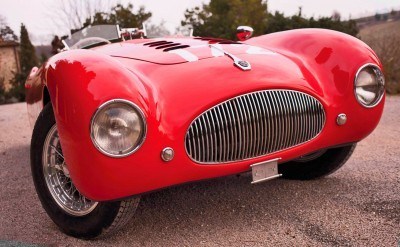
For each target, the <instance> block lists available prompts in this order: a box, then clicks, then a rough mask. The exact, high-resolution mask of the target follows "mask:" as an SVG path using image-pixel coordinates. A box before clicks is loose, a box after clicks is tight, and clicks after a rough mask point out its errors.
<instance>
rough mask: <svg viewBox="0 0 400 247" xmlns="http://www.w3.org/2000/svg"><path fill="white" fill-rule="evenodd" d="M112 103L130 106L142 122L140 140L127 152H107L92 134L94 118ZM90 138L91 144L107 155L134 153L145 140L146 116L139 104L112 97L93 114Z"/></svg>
mask: <svg viewBox="0 0 400 247" xmlns="http://www.w3.org/2000/svg"><path fill="white" fill-rule="evenodd" d="M114 103H122V104H126V105H128V106H130V107H132V108H133V109H134V110H135V111H136V112H137V113H138V115H139V117H140V118H141V120H142V124H143V134H142V136H141V140H140V141H139V142H138V143H137V145H136V147H135V148H133V149H132V150H130V151H129V152H127V153H123V154H113V153H109V152H107V150H104V149H103V148H102V147H101V146H100V145H99V144H98V143H97V142H96V138H95V136H94V131H93V124H94V120H95V119H96V117H97V115H98V114H99V113H100V112H101V110H102V109H104V108H105V107H106V106H108V105H110V104H114ZM89 131H90V138H91V140H92V143H93V145H94V146H95V147H96V149H97V150H98V151H99V152H100V153H102V154H104V155H107V156H109V157H113V158H123V157H127V156H129V155H131V154H133V153H135V152H136V151H137V150H138V149H139V148H140V147H141V146H142V145H143V143H144V141H145V140H146V136H147V122H146V118H145V115H144V113H143V111H142V109H140V107H139V106H137V105H136V104H135V103H133V102H131V101H129V100H125V99H112V100H109V101H106V102H104V103H103V104H101V105H100V106H99V107H98V108H97V109H96V112H95V114H93V116H92V119H91V121H90V129H89Z"/></svg>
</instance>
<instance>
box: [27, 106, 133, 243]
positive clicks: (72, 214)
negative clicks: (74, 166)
mask: <svg viewBox="0 0 400 247" xmlns="http://www.w3.org/2000/svg"><path fill="white" fill-rule="evenodd" d="M31 169H32V176H33V182H34V184H35V188H36V192H37V194H38V196H39V199H40V201H41V203H42V206H43V208H44V209H45V211H46V212H47V214H48V215H49V216H50V218H51V219H52V220H53V221H54V223H55V224H56V225H57V226H58V227H59V228H60V229H61V230H62V231H63V232H65V233H66V234H68V235H71V236H74V237H78V238H86V239H88V238H95V237H98V236H100V235H102V234H110V233H113V232H115V231H116V230H118V229H119V228H120V227H122V226H123V225H125V224H126V223H127V222H129V220H130V219H132V218H133V214H134V212H135V210H136V207H137V205H138V203H139V200H140V199H139V198H133V199H130V200H124V201H116V202H95V201H92V200H90V199H88V198H86V197H85V196H84V195H82V194H81V193H80V192H79V191H78V190H77V188H76V187H75V186H74V183H73V181H72V180H71V178H70V176H69V172H68V168H67V165H66V163H65V161H64V157H63V153H62V149H61V144H60V139H59V136H58V131H57V125H56V122H55V119H54V114H53V109H52V106H51V104H47V105H46V106H45V107H44V108H43V111H42V112H41V113H40V115H39V117H38V119H37V121H36V124H35V127H34V130H33V134H32V142H31Z"/></svg>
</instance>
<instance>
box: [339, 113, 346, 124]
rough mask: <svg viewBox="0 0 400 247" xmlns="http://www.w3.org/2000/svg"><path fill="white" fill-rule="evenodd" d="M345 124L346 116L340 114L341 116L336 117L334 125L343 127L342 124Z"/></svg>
mask: <svg viewBox="0 0 400 247" xmlns="http://www.w3.org/2000/svg"><path fill="white" fill-rule="evenodd" d="M346 122H347V116H346V114H344V113H341V114H339V115H338V116H337V118H336V123H337V124H338V125H343V124H345V123H346Z"/></svg>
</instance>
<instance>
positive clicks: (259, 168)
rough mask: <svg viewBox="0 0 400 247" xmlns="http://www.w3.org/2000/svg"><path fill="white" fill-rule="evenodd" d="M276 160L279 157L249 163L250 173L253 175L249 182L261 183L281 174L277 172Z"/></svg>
mask: <svg viewBox="0 0 400 247" xmlns="http://www.w3.org/2000/svg"><path fill="white" fill-rule="evenodd" d="M278 160H280V158H276V159H272V160H267V161H264V162H260V163H256V164H253V165H251V166H250V167H251V173H252V176H253V181H252V182H251V183H252V184H256V183H261V182H265V181H268V180H271V179H274V178H279V177H280V176H282V174H279V173H278Z"/></svg>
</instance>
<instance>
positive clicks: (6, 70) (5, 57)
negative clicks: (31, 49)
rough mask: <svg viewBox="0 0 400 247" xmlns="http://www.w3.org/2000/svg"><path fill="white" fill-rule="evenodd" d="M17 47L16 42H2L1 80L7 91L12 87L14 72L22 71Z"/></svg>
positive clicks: (0, 48) (0, 59)
mask: <svg viewBox="0 0 400 247" xmlns="http://www.w3.org/2000/svg"><path fill="white" fill-rule="evenodd" d="M17 48H18V46H17V45H16V44H15V43H14V44H9V45H6V44H4V43H0V82H1V81H3V83H4V87H5V90H6V91H8V90H9V89H10V88H11V80H12V79H13V78H14V74H15V73H17V72H19V71H20V67H19V61H18V60H19V58H18V49H17Z"/></svg>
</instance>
